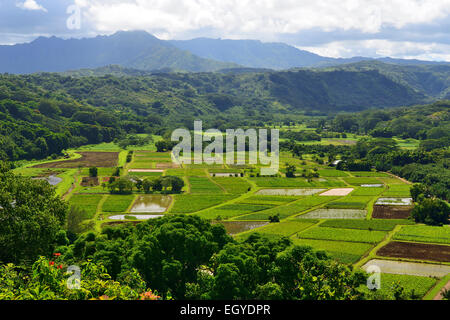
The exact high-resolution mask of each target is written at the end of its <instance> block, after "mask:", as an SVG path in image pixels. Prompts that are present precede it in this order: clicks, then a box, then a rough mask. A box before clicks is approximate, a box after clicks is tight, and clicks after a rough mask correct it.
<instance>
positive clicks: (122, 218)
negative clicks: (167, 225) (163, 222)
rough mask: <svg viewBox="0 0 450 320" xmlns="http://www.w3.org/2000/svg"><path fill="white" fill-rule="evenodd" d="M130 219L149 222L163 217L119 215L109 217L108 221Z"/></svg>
mask: <svg viewBox="0 0 450 320" xmlns="http://www.w3.org/2000/svg"><path fill="white" fill-rule="evenodd" d="M130 217H131V218H134V219H136V220H149V219H157V218H161V217H163V216H162V215H148V214H147V215H137V214H131V215H125V214H120V215H116V216H111V217H109V219H111V220H130Z"/></svg>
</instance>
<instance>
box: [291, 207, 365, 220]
mask: <svg viewBox="0 0 450 320" xmlns="http://www.w3.org/2000/svg"><path fill="white" fill-rule="evenodd" d="M366 215H367V211H366V210H356V209H317V210H314V211H311V212H308V213H307V214H303V215H301V216H298V217H297V218H298V219H361V220H362V219H365V218H366Z"/></svg>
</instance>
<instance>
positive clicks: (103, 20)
mask: <svg viewBox="0 0 450 320" xmlns="http://www.w3.org/2000/svg"><path fill="white" fill-rule="evenodd" d="M74 5H76V7H73V6H74ZM71 6H72V7H71ZM68 8H71V9H72V10H71V11H70V12H69V13H68ZM74 8H76V10H75V11H74ZM77 12H79V15H78V14H77ZM74 13H75V14H74ZM78 17H79V18H78ZM69 18H71V20H70V21H72V22H74V21H75V22H79V25H77V24H76V25H75V26H77V27H76V28H73V27H72V28H68V26H67V20H68V19H69ZM72 25H73V24H72ZM78 26H79V28H78ZM119 30H146V31H148V32H150V33H152V34H154V35H155V36H157V37H159V38H161V39H191V38H195V37H212V38H228V39H258V40H261V41H264V42H285V43H288V44H290V45H293V46H296V47H298V48H301V49H305V50H309V51H312V52H315V53H318V54H321V55H325V56H332V57H352V56H370V57H382V56H391V57H396V58H415V59H423V60H445V61H450V0H316V1H311V0H227V1H225V0H121V1H119V0H2V1H1V2H0V44H15V43H23V42H29V41H32V40H33V39H35V38H36V37H38V36H53V35H55V36H58V37H63V38H72V37H73V38H79V37H92V36H95V35H100V34H101V35H104V34H112V33H114V32H116V31H119Z"/></svg>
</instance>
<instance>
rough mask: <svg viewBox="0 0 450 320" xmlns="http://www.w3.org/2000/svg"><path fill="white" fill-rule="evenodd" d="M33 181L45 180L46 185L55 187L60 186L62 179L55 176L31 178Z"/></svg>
mask: <svg viewBox="0 0 450 320" xmlns="http://www.w3.org/2000/svg"><path fill="white" fill-rule="evenodd" d="M33 180H45V181H47V182H48V183H50V185H52V186H57V185H58V184H60V183H61V182H62V181H63V179H62V178H60V177H57V176H49V177H43V178H33Z"/></svg>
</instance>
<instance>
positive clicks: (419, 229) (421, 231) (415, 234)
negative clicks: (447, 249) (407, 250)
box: [394, 226, 450, 244]
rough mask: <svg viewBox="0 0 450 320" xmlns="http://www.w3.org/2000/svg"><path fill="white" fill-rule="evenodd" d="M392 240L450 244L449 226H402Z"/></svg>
mask: <svg viewBox="0 0 450 320" xmlns="http://www.w3.org/2000/svg"><path fill="white" fill-rule="evenodd" d="M394 240H406V241H417V242H429V243H442V244H450V227H430V226H404V227H402V228H401V230H400V231H399V232H397V233H396V234H395V235H394Z"/></svg>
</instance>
